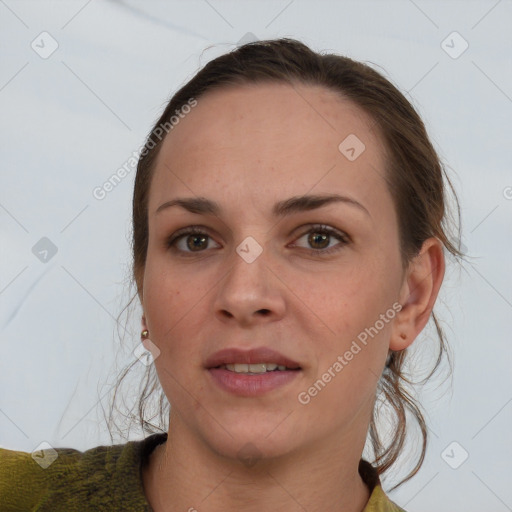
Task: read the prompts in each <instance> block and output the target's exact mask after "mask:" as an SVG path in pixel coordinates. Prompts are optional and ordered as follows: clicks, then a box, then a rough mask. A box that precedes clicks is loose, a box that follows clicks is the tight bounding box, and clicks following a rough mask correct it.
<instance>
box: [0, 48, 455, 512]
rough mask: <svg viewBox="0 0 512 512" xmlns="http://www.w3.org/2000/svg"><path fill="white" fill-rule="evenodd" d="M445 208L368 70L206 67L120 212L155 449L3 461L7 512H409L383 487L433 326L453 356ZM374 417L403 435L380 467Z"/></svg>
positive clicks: (333, 62) (418, 140) (235, 62)
mask: <svg viewBox="0 0 512 512" xmlns="http://www.w3.org/2000/svg"><path fill="white" fill-rule="evenodd" d="M446 186H451V185H450V182H449V180H448V178H447V177H446V176H445V175H444V171H443V168H442V165H441V163H440V161H439V159H438V157H437V155H436V152H435V150H434V149H433V147H432V145H431V143H430V141H429V139H428V136H427V134H426V131H425V128H424V125H423V123H422V121H421V119H420V118H419V117H418V115H417V113H416V112H415V111H414V109H413V107H412V106H411V105H410V104H409V102H408V101H407V100H406V99H405V97H404V96H403V95H402V94H401V93H400V92H399V91H398V90H397V89H396V88H395V87H394V86H393V85H392V84H391V83H389V82H388V81H387V80H386V79H385V78H383V77H382V76H381V75H380V74H378V73H377V72H375V71H374V70H372V69H371V68H369V67H368V66H366V65H363V64H361V63H358V62H355V61H352V60H350V59H348V58H344V57H340V56H337V55H320V54H317V53H314V52H312V51H311V50H310V49H309V48H307V47H306V46H305V45H303V44H302V43H300V42H298V41H295V40H290V39H279V40H270V41H260V42H256V43H250V44H247V45H244V46H242V47H240V48H238V49H237V50H235V51H233V52H231V53H228V54H226V55H223V56H221V57H219V58H217V59H215V60H213V61H212V62H210V63H208V64H207V65H206V66H205V67H204V68H203V69H202V70H201V71H200V72H199V73H198V74H197V75H196V76H195V77H194V78H193V79H192V80H190V81H189V82H188V83H187V84H186V85H185V86H183V87H182V88H181V89H180V90H179V91H178V92H177V93H176V94H175V95H174V97H173V98H172V99H171V101H170V102H169V104H168V105H167V107H166V109H165V111H164V113H163V114H162V116H161V117H160V119H159V120H158V122H157V123H156V125H155V127H154V128H153V130H152V132H151V134H150V135H149V137H148V139H147V141H146V145H145V147H144V149H143V150H142V152H141V155H140V160H139V164H138V169H137V176H136V181H135V190H134V197H133V258H134V261H133V276H134V280H135V283H136V286H137V290H138V298H139V299H140V302H141V305H142V310H143V317H142V335H141V337H142V339H143V343H144V346H145V347H146V348H147V349H149V350H150V352H151V353H152V355H153V358H154V366H155V369H156V372H157V374H158V380H159V382H160V385H161V388H162V391H163V393H164V394H165V396H166V397H167V399H168V401H169V403H170V405H171V408H170V414H169V426H168V432H164V433H156V434H153V435H151V436H150V437H148V438H146V439H145V440H143V441H138V442H129V443H127V444H125V445H117V446H114V447H97V448H93V449H91V450H88V451H86V452H84V453H81V452H78V451H76V450H71V449H57V450H54V452H55V453H53V452H52V453H51V454H50V455H51V457H49V453H50V452H49V451H48V452H44V451H43V452H41V453H39V454H36V456H35V457H34V454H33V455H32V456H30V454H23V453H21V452H13V451H9V450H2V451H1V457H2V470H1V471H2V475H1V479H2V482H3V483H0V491H1V492H0V496H3V498H2V499H3V502H4V503H5V505H4V507H7V510H22V509H23V508H19V507H20V506H21V504H22V505H23V507H25V508H24V509H26V510H60V509H62V510H87V509H89V508H91V510H92V509H93V508H95V509H103V510H154V511H156V512H160V511H175V510H176V511H177V510H184V511H185V510H189V511H193V510H197V511H199V512H203V511H204V512H207V511H221V510H222V511H229V510H247V511H253V510H254V511H260V510H266V511H272V510H286V511H292V510H297V511H298V510H307V511H309V512H313V511H319V510H329V511H345V512H360V511H366V512H369V511H377V510H378V511H400V510H403V509H401V508H400V507H398V506H397V505H396V504H394V503H393V502H392V501H391V500H389V498H388V497H387V496H386V495H385V494H384V492H383V490H382V488H381V484H380V479H379V475H381V474H383V473H384V472H385V471H386V470H388V469H389V468H390V467H391V466H392V465H393V463H394V462H395V461H396V459H397V457H398V455H399V454H400V451H401V448H402V445H403V442H404V439H405V434H406V428H405V418H406V416H405V413H406V411H408V412H410V413H412V414H413V415H414V417H415V418H416V419H417V420H418V422H419V425H420V427H421V430H422V434H423V446H422V450H421V454H420V456H419V460H418V463H417V465H416V467H415V468H414V469H413V471H411V473H410V474H409V475H408V478H410V477H412V476H413V475H414V474H415V473H416V472H417V471H418V469H419V467H420V466H421V463H422V461H423V457H424V454H425V447H426V427H425V422H424V420H423V417H422V415H421V412H420V409H419V406H418V405H417V404H416V403H415V402H414V400H413V399H412V398H411V397H410V395H409V394H408V393H407V391H406V388H405V387H404V383H406V379H405V377H404V376H403V375H402V371H403V365H404V362H405V361H406V360H407V357H406V356H407V349H408V347H410V346H411V344H412V343H413V341H414V340H415V339H416V338H417V336H418V335H419V333H420V332H421V331H422V330H423V328H424V327H425V325H426V324H427V322H428V321H429V319H431V318H433V320H434V322H435V325H436V328H437V333H438V335H439V341H440V352H439V359H438V363H439V360H440V357H441V356H442V354H443V351H444V339H443V335H442V331H441V329H440V327H439V325H438V323H437V320H436V319H435V317H433V313H432V310H433V306H434V303H435V301H436V298H437V295H438V292H439V289H440V286H441V283H442V280H443V275H444V270H445V262H444V253H443V250H444V249H446V250H448V251H449V252H450V253H452V254H454V255H459V251H458V249H457V248H456V247H455V246H454V245H453V244H452V242H450V240H449V237H448V235H447V233H446V232H445V230H444V224H445V221H446V214H445V188H446ZM379 397H380V398H382V397H383V398H384V400H385V401H387V403H388V405H390V406H391V408H392V410H393V411H394V413H395V417H396V424H395V427H396V428H395V435H394V437H393V439H392V440H391V442H390V443H389V444H388V445H385V444H384V443H383V442H382V441H381V435H382V433H380V434H379V432H378V428H377V418H378V410H379V408H380V406H381V404H380V403H379V402H381V401H382V400H380V398H379ZM142 399H145V397H143V398H142ZM367 441H369V442H370V444H371V446H372V448H373V452H374V456H375V457H374V458H375V461H374V464H373V465H370V463H369V462H367V461H365V460H363V459H362V453H363V449H364V447H365V443H366V442H367ZM38 457H39V458H40V459H43V460H45V458H46V460H47V461H48V460H50V458H53V460H52V461H51V463H50V464H48V465H47V467H46V468H45V469H44V470H42V469H41V468H42V465H41V464H36V463H35V462H37V461H35V462H34V459H35V458H38ZM43 465H44V464H43ZM39 466H41V467H39ZM404 481H405V480H404ZM16 507H18V508H16ZM29 507H31V508H29ZM37 507H39V508H37Z"/></svg>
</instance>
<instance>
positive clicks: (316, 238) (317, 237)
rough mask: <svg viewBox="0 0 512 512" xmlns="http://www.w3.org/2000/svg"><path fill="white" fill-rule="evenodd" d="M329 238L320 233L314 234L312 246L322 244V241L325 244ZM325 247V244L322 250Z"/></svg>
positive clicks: (311, 238)
mask: <svg viewBox="0 0 512 512" xmlns="http://www.w3.org/2000/svg"><path fill="white" fill-rule="evenodd" d="M327 238H328V235H326V234H320V233H314V234H313V235H311V236H310V242H311V243H312V245H315V244H316V243H317V242H318V241H320V243H321V242H322V240H323V241H324V242H325V241H326V240H327ZM323 247H325V244H324V245H322V248H323Z"/></svg>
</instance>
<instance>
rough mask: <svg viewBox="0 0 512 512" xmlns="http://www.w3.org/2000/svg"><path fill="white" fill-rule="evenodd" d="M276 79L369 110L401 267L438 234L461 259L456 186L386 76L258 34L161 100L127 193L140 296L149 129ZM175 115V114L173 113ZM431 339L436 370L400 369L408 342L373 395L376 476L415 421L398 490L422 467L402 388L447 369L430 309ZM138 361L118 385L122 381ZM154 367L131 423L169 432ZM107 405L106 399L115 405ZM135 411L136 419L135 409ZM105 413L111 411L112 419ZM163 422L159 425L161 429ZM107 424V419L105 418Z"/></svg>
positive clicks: (152, 151) (413, 404)
mask: <svg viewBox="0 0 512 512" xmlns="http://www.w3.org/2000/svg"><path fill="white" fill-rule="evenodd" d="M260 83H279V84H289V85H292V86H296V85H311V86H323V87H324V88H326V89H328V90H331V91H336V92H337V93H339V94H340V97H342V98H346V99H349V100H351V101H352V102H353V103H354V104H355V105H357V106H358V107H359V108H360V109H362V110H363V111H364V112H365V113H366V114H368V115H369V117H370V119H371V120H372V121H373V123H374V126H375V127H376V128H377V130H378V134H379V135H380V138H381V140H382V141H383V142H384V147H385V152H386V155H385V162H386V169H385V176H384V178H385V180H386V183H387V186H388V187H389V190H390V193H391V195H392V198H393V201H394V205H395V208H396V212H397V218H398V228H399V240H400V253H401V258H402V265H403V266H404V268H405V267H406V265H407V264H408V263H409V262H410V261H411V260H412V258H414V256H416V255H417V254H418V252H419V251H420V249H421V247H422V244H423V242H424V241H425V240H426V239H428V238H430V237H437V238H438V239H439V240H440V241H441V242H442V244H443V246H444V248H445V249H446V250H447V251H448V252H449V253H451V254H452V255H453V256H455V258H456V259H457V258H460V257H462V256H463V253H462V252H461V251H460V207H459V202H458V200H457V195H456V193H455V190H454V187H453V185H452V183H451V181H450V179H449V177H448V175H447V173H446V170H445V168H444V166H443V164H442V163H441V161H440V158H439V157H438V155H437V153H436V151H435V149H434V147H433V145H432V143H431V142H430V140H429V137H428V135H427V131H426V129H425V126H424V123H423V121H422V119H421V118H420V116H419V115H418V113H417V112H416V110H415V109H414V107H413V106H412V105H411V103H410V102H409V101H408V100H407V99H406V98H405V96H404V94H402V93H401V92H400V91H399V90H398V89H397V87H395V86H394V85H393V84H392V83H391V82H390V81H389V80H388V79H386V78H385V77H384V76H383V75H381V74H380V73H378V72H377V71H375V70H374V69H373V68H372V67H370V66H369V65H366V64H363V63H361V62H358V61H355V60H352V59H350V58H348V57H345V56H340V55H336V54H320V53H316V52H314V51H312V50H311V49H310V48H308V47H307V46H306V45H305V44H303V43H302V42H300V41H297V40H295V39H289V38H281V39H272V40H264V41H255V42H250V43H248V44H244V45H243V46H240V47H238V48H236V49H234V50H232V51H231V52H229V53H226V54H224V55H221V56H220V57H217V58H215V59H214V60H211V61H210V62H208V63H207V64H206V65H205V66H204V67H203V68H202V69H201V70H200V71H199V72H197V74H195V76H193V78H192V79H191V80H189V81H188V82H187V83H186V84H185V85H183V86H182V87H181V88H180V89H179V90H178V91H177V92H176V93H175V94H174V96H172V98H171V99H170V101H169V102H168V104H167V106H166V108H165V110H164V112H163V113H162V115H161V116H160V118H159V119H158V121H157V122H156V123H155V125H154V127H153V129H152V130H151V132H150V134H149V135H148V138H147V139H146V143H145V145H144V147H143V149H142V152H141V155H140V158H139V161H138V165H137V173H136V177H135V185H134V192H133V204H132V206H133V219H132V222H133V224H132V228H133V233H132V236H133V238H132V256H133V264H132V275H131V277H132V284H133V283H135V285H136V289H137V294H135V295H134V296H133V297H132V299H131V301H130V303H131V302H132V301H133V300H134V299H135V298H136V297H137V296H139V297H140V294H141V293H142V278H143V272H144V267H145V262H146V253H147V247H148V194H149V189H150V185H151V179H152V176H153V171H154V168H155V161H156V158H157V156H158V154H159V150H160V147H161V146H162V142H163V140H164V137H161V138H160V137H157V138H158V140H154V139H153V136H154V134H155V133H157V129H158V127H161V126H169V123H171V122H172V118H173V116H174V114H175V112H176V111H177V110H178V111H179V110H180V109H181V108H182V107H183V106H184V105H186V104H187V103H189V101H190V100H191V99H196V100H197V99H198V98H200V97H201V96H203V95H204V94H205V93H207V92H208V91H214V90H218V89H222V88H226V87H228V86H233V85H235V86H236V85H246V84H260ZM174 117H175V116H174ZM449 191H451V192H452V194H453V197H454V199H455V205H456V212H457V219H456V220H457V222H456V223H455V224H456V226H457V229H458V231H457V234H456V236H453V235H452V234H451V233H449V229H448V228H449V227H450V226H451V225H452V224H451V222H453V220H454V219H453V217H452V216H451V215H450V214H449V211H448V208H447V192H449ZM431 319H432V320H433V323H434V326H435V331H436V335H437V338H438V352H437V359H436V361H435V364H434V367H433V368H432V370H431V371H430V372H429V373H428V375H427V377H425V378H424V379H423V380H421V381H420V382H413V381H412V380H410V379H409V378H408V377H407V376H406V373H407V372H406V371H405V370H404V365H405V363H407V362H408V359H409V357H408V356H409V354H410V352H409V349H408V348H407V349H404V350H401V351H390V353H389V355H388V360H387V363H386V366H385V367H384V370H383V372H382V375H381V377H380V379H379V382H378V385H377V390H376V399H375V403H374V408H373V412H372V416H371V419H370V424H369V429H368V432H367V443H368V442H369V444H370V445H371V448H372V451H373V456H374V461H373V465H374V467H376V469H377V471H378V473H379V475H381V474H383V473H384V472H386V471H387V470H388V469H389V468H391V466H392V465H393V464H394V463H395V462H396V460H397V458H398V457H399V455H400V453H401V451H402V449H403V447H404V443H405V440H406V437H407V433H408V431H409V429H408V428H407V426H408V422H409V420H410V419H411V418H412V419H414V420H415V421H416V422H417V425H418V426H419V429H420V431H421V438H422V443H421V451H420V453H419V456H418V458H417V462H416V465H415V466H414V468H413V469H412V470H411V472H410V473H409V474H408V475H407V476H406V477H405V478H403V479H402V480H401V481H400V482H399V483H398V484H397V485H395V486H394V487H393V489H395V488H396V487H398V486H400V485H402V484H403V483H404V482H406V481H407V480H409V479H410V478H412V477H413V476H414V475H415V474H416V473H417V472H418V471H419V469H420V467H421V465H422V463H423V460H424V458H425V454H426V448H427V440H428V432H427V425H426V422H425V419H424V415H423V413H422V408H421V406H420V404H419V403H418V402H417V401H416V400H415V398H414V397H413V395H412V394H411V392H410V391H409V390H408V387H409V385H413V384H419V383H422V384H423V383H425V382H426V381H427V380H428V379H430V377H431V376H432V375H433V374H434V372H435V371H436V370H437V369H438V367H439V365H440V363H441V362H442V360H443V358H444V357H446V358H447V360H448V363H449V365H450V368H451V358H450V354H449V347H448V345H447V343H446V339H445V336H444V333H443V330H442V328H441V325H440V323H439V321H438V319H437V318H436V316H435V314H434V313H433V312H432V318H431ZM134 364H137V360H135V361H134V362H133V363H132V365H131V366H130V367H128V368H127V369H125V371H124V373H123V374H122V375H121V376H120V379H119V380H118V382H117V385H116V393H115V394H114V399H113V402H112V403H114V402H115V396H116V394H117V389H118V386H119V384H120V382H121V381H122V380H123V379H124V377H125V376H126V374H127V373H128V371H129V370H130V369H131V367H132V366H133V365H134ZM153 367H154V365H150V366H148V367H147V369H146V377H145V382H144V389H143V390H142V392H141V394H140V396H139V397H138V404H137V409H138V418H137V419H138V421H139V422H140V425H141V427H142V429H143V431H145V432H148V433H154V432H158V431H163V430H166V427H165V425H166V422H167V420H168V412H169V403H168V402H167V401H166V399H165V398H166V397H165V395H164V393H163V391H162V389H161V386H160V385H159V381H158V377H157V376H156V371H155V370H154V368H153ZM155 392H157V393H158V392H159V393H160V395H159V401H158V410H159V422H158V423H159V425H160V426H158V425H154V424H153V423H152V422H151V420H152V419H153V417H154V416H153V417H151V418H147V417H146V416H147V414H146V413H147V409H148V403H149V399H150V398H151V396H152V395H153V394H154V393H155ZM378 399H380V400H378ZM379 401H380V402H381V403H384V404H387V405H388V406H389V407H390V410H391V412H392V421H393V427H392V428H391V429H390V431H391V432H392V433H393V435H392V438H391V439H390V441H389V442H388V443H384V442H383V440H382V438H381V433H380V432H379V430H378V428H377V421H378V419H379V411H380V407H378V406H377V404H378V402H379ZM112 407H113V405H112ZM132 417H133V416H132ZM110 418H112V408H111V416H110ZM162 426H163V427H162ZM109 431H110V423H109Z"/></svg>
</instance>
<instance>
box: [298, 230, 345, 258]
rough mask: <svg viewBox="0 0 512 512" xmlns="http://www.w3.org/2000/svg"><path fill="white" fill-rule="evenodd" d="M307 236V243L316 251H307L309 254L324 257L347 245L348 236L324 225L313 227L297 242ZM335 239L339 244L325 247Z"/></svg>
mask: <svg viewBox="0 0 512 512" xmlns="http://www.w3.org/2000/svg"><path fill="white" fill-rule="evenodd" d="M306 236H307V243H308V244H310V246H313V247H315V246H316V249H307V250H308V252H310V253H311V254H317V255H324V254H330V253H331V252H334V251H338V250H340V249H342V248H343V246H344V245H346V244H348V243H349V238H348V236H347V235H346V234H345V233H343V232H342V231H338V230H337V229H333V228H330V227H327V226H324V225H318V226H313V227H311V228H309V230H308V231H307V232H306V233H304V234H303V235H302V236H301V237H300V238H298V240H300V239H301V238H304V237H306ZM332 237H334V238H336V239H338V240H339V242H340V243H338V244H336V245H334V246H331V247H327V246H328V245H329V241H330V238H332Z"/></svg>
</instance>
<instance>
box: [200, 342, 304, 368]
mask: <svg viewBox="0 0 512 512" xmlns="http://www.w3.org/2000/svg"><path fill="white" fill-rule="evenodd" d="M258 363H273V364H276V365H278V366H285V367H286V369H290V370H298V369H300V368H301V367H300V365H299V363H297V362H296V361H294V360H292V359H290V358H289V357H286V356H284V355H283V354H280V353H279V352H277V351H275V350H273V349H271V348H267V347H262V348H256V349H252V350H241V349H238V348H226V349H224V350H220V351H219V352H215V353H214V354H212V355H211V356H210V357H209V358H208V359H207V360H206V362H205V367H206V368H207V369H212V368H219V367H221V366H223V365H227V364H258Z"/></svg>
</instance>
